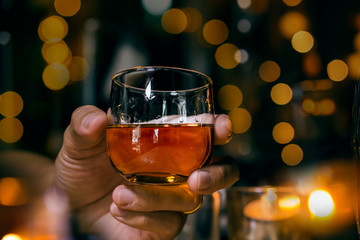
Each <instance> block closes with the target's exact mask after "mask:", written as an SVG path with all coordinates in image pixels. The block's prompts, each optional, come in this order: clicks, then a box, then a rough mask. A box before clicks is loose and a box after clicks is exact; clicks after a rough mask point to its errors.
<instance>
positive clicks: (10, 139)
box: [0, 117, 24, 143]
mask: <svg viewBox="0 0 360 240" xmlns="http://www.w3.org/2000/svg"><path fill="white" fill-rule="evenodd" d="M23 132H24V127H23V125H22V123H21V122H20V120H19V119H17V118H13V117H7V118H3V119H2V120H1V121H0V139H1V140H3V141H4V142H6V143H15V142H17V141H19V139H20V138H21V137H22V135H23Z"/></svg>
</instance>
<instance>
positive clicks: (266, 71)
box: [259, 60, 281, 82]
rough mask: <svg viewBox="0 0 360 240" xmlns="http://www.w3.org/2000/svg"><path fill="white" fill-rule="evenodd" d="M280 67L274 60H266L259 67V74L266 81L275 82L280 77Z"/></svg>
mask: <svg viewBox="0 0 360 240" xmlns="http://www.w3.org/2000/svg"><path fill="white" fill-rule="evenodd" d="M280 73H281V70H280V67H279V65H278V64H277V63H276V62H274V61H270V60H269V61H265V62H263V63H262V64H261V65H260V67H259V75H260V78H261V79H262V80H264V81H265V82H274V81H276V80H277V79H278V78H279V77H280Z"/></svg>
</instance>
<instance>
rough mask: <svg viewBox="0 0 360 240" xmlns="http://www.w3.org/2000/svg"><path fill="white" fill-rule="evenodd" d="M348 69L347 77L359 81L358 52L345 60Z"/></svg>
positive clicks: (359, 54) (359, 63)
mask: <svg viewBox="0 0 360 240" xmlns="http://www.w3.org/2000/svg"><path fill="white" fill-rule="evenodd" d="M346 62H347V65H348V67H349V77H351V78H352V79H356V80H359V79H360V52H356V53H352V54H350V55H349V56H348V57H347V59H346Z"/></svg>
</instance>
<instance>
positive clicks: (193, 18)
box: [182, 7, 202, 32]
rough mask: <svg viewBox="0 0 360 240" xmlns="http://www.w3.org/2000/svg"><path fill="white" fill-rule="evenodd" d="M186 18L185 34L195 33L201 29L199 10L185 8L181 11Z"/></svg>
mask: <svg viewBox="0 0 360 240" xmlns="http://www.w3.org/2000/svg"><path fill="white" fill-rule="evenodd" d="M182 10H183V11H184V13H185V15H186V18H187V25H186V28H185V30H184V31H185V32H195V31H196V30H198V29H199V28H200V27H201V24H202V15H201V13H200V11H199V10H197V9H196V8H193V7H187V8H184V9H182Z"/></svg>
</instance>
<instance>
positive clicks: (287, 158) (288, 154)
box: [281, 144, 304, 166]
mask: <svg viewBox="0 0 360 240" xmlns="http://www.w3.org/2000/svg"><path fill="white" fill-rule="evenodd" d="M303 156H304V153H303V150H302V149H301V147H300V146H299V145H297V144H289V145H286V146H285V147H284V148H283V150H282V152H281V158H282V160H283V162H284V163H285V164H286V165H289V166H296V165H298V164H299V163H300V162H301V161H302V159H303Z"/></svg>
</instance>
